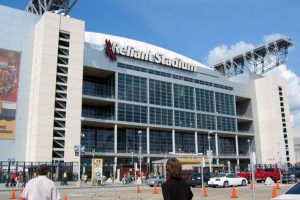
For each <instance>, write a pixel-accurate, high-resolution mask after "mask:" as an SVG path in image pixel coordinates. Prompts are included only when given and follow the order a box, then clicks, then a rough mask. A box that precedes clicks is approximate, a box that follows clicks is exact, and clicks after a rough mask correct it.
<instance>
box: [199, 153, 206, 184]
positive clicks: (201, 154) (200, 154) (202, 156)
mask: <svg viewBox="0 0 300 200" xmlns="http://www.w3.org/2000/svg"><path fill="white" fill-rule="evenodd" d="M199 156H200V158H201V187H202V189H204V187H203V168H204V163H205V161H204V155H203V153H199Z"/></svg>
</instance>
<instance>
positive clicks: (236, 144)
mask: <svg viewBox="0 0 300 200" xmlns="http://www.w3.org/2000/svg"><path fill="white" fill-rule="evenodd" d="M235 148H236V156H237V157H239V139H238V135H235Z"/></svg>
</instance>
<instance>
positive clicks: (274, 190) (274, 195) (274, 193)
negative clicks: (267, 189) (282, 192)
mask: <svg viewBox="0 0 300 200" xmlns="http://www.w3.org/2000/svg"><path fill="white" fill-rule="evenodd" d="M275 197H277V191H276V187H275V186H273V190H272V198H275Z"/></svg>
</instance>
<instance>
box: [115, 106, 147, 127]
mask: <svg viewBox="0 0 300 200" xmlns="http://www.w3.org/2000/svg"><path fill="white" fill-rule="evenodd" d="M147 116H148V108H147V106H139V105H133V104H125V103H119V104H118V120H119V121H126V122H136V123H147Z"/></svg>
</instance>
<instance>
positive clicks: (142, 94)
mask: <svg viewBox="0 0 300 200" xmlns="http://www.w3.org/2000/svg"><path fill="white" fill-rule="evenodd" d="M146 88H147V79H146V78H143V77H139V76H133V75H129V74H122V73H119V75H118V98H119V99H120V100H126V101H134V102H141V103H147V89H146Z"/></svg>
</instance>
